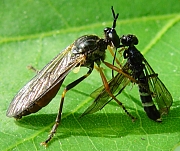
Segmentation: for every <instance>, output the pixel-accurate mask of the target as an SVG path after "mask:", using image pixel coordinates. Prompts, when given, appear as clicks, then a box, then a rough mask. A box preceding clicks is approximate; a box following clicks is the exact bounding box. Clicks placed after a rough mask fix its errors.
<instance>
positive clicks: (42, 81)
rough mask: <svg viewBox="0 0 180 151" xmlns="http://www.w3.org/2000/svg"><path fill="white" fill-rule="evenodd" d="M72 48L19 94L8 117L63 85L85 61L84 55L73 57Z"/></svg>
mask: <svg viewBox="0 0 180 151" xmlns="http://www.w3.org/2000/svg"><path fill="white" fill-rule="evenodd" d="M72 47H73V44H72V45H70V46H68V47H67V48H66V49H64V50H63V51H62V52H61V53H60V54H58V55H57V56H56V57H55V58H54V59H53V60H52V61H51V62H49V63H48V64H47V65H46V66H45V67H44V68H43V69H42V70H41V71H40V72H38V73H37V75H36V76H34V77H33V78H32V79H31V80H30V81H29V82H28V83H27V84H26V85H25V86H24V87H23V88H22V89H21V90H20V91H19V92H18V93H17V95H16V96H15V97H14V98H13V100H12V102H11V104H10V106H9V108H8V111H7V113H6V114H7V116H9V117H12V116H16V115H18V114H19V113H21V112H22V111H24V110H25V109H26V108H27V107H29V106H31V104H33V103H34V102H36V101H38V100H39V99H40V98H41V97H42V96H43V95H45V94H46V93H48V92H49V91H50V90H51V89H53V87H54V86H56V85H58V84H59V83H61V84H62V81H63V80H64V78H65V77H66V75H67V74H68V73H69V72H70V71H71V70H72V69H73V68H74V67H75V66H77V65H78V64H79V63H80V62H82V61H83V60H84V59H85V58H84V55H79V56H78V57H72V52H71V49H72ZM59 87H60V85H59Z"/></svg>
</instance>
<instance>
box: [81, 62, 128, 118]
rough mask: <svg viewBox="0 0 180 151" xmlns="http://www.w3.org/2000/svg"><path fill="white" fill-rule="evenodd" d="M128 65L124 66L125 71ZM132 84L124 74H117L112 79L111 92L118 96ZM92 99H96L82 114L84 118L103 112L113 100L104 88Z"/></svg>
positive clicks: (110, 83)
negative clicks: (87, 115)
mask: <svg viewBox="0 0 180 151" xmlns="http://www.w3.org/2000/svg"><path fill="white" fill-rule="evenodd" d="M127 66H128V64H125V65H124V66H123V69H126V67H127ZM129 82H130V80H129V79H128V78H127V77H125V76H124V75H123V74H119V73H118V74H117V75H116V76H115V77H114V78H112V79H111V80H110V81H109V82H108V84H109V87H110V91H111V93H112V94H114V93H116V92H117V91H119V92H118V94H120V93H121V92H122V90H123V89H124V88H125V87H126V85H127V84H128V83H129ZM91 96H92V97H96V98H95V100H94V101H93V103H92V105H91V106H89V107H88V108H87V109H86V111H85V112H84V113H83V114H82V116H84V115H86V114H91V113H95V112H97V111H99V110H101V109H102V108H103V107H104V106H105V105H106V104H108V103H109V102H110V101H111V100H109V99H110V96H109V94H108V93H107V92H106V90H105V88H104V86H101V87H100V88H98V89H97V90H95V91H94V92H92V94H91Z"/></svg>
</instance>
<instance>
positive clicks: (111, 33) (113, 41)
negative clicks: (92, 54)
mask: <svg viewBox="0 0 180 151" xmlns="http://www.w3.org/2000/svg"><path fill="white" fill-rule="evenodd" d="M111 10H112V14H113V17H114V21H113V26H112V28H110V27H106V28H105V29H104V34H105V41H106V42H107V43H108V45H111V46H114V47H116V48H118V47H119V45H120V39H119V36H118V35H117V33H116V30H115V28H116V20H117V18H118V16H119V14H117V15H116V14H115V12H114V9H113V7H111Z"/></svg>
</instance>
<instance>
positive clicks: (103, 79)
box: [99, 67, 136, 121]
mask: <svg viewBox="0 0 180 151" xmlns="http://www.w3.org/2000/svg"><path fill="white" fill-rule="evenodd" d="M99 72H100V75H101V78H102V81H103V85H104V87H105V90H106V92H107V93H108V94H109V96H111V98H112V99H114V100H115V101H116V102H117V103H118V105H119V106H121V107H122V109H123V110H124V111H125V113H126V114H127V115H128V116H129V117H130V118H131V119H132V121H134V120H135V119H136V118H135V117H134V116H132V115H131V114H130V113H129V112H128V111H127V109H126V108H125V106H124V105H123V104H122V103H121V102H120V101H119V100H118V99H117V98H116V97H115V96H114V95H113V94H112V93H111V90H110V87H109V84H108V82H107V79H106V77H105V75H104V73H103V72H102V70H101V68H100V67H99ZM122 90H123V89H122Z"/></svg>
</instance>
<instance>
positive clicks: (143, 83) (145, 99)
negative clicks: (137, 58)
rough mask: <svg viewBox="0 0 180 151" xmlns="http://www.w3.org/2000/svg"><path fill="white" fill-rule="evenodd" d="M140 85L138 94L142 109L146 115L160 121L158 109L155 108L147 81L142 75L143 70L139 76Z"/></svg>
mask: <svg viewBox="0 0 180 151" xmlns="http://www.w3.org/2000/svg"><path fill="white" fill-rule="evenodd" d="M139 81H140V85H139V94H140V98H141V101H142V106H143V107H144V111H145V112H146V114H147V116H148V117H149V118H150V119H152V120H154V121H157V122H161V121H162V120H161V116H160V113H159V111H158V110H157V108H156V106H155V104H154V102H153V100H152V96H151V94H150V90H149V85H148V81H147V79H146V77H145V75H144V72H143V71H142V73H141V78H139Z"/></svg>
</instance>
